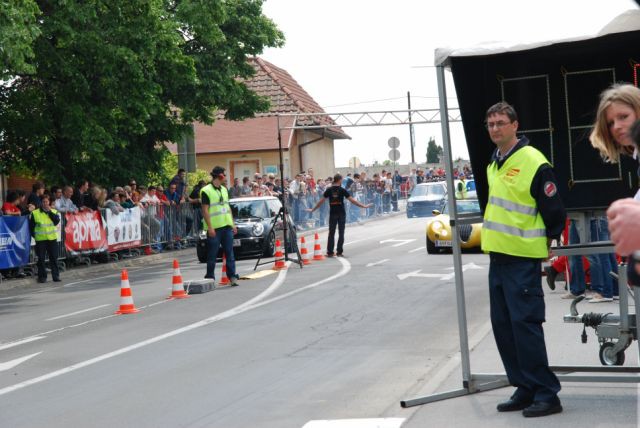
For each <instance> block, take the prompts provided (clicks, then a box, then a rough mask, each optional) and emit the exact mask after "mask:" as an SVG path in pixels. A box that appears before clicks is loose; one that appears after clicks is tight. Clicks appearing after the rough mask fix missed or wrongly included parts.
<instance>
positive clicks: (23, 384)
mask: <svg viewBox="0 0 640 428" xmlns="http://www.w3.org/2000/svg"><path fill="white" fill-rule="evenodd" d="M288 263H289V262H288ZM287 272H288V270H286V269H285V270H282V271H280V273H279V274H278V277H277V278H276V279H275V281H274V282H273V283H272V284H271V285H270V286H269V287H268V288H267V289H266V290H264V291H263V292H262V293H260V294H259V295H258V296H256V297H254V298H252V299H250V300H248V301H246V302H245V303H243V304H241V305H238V306H236V307H235V308H232V309H229V310H227V311H224V312H221V313H220V314H218V315H214V316H213V317H210V318H207V319H204V320H202V321H198V322H195V323H193V324H189V325H187V326H185V327H182V328H179V329H177V330H172V331H170V332H168V333H165V334H161V335H159V336H156V337H152V338H151V339H147V340H144V341H142V342H138V343H135V344H133V345H130V346H126V347H124V348H120V349H118V350H116V351H113V352H108V353H106V354H103V355H100V356H98V357H95V358H92V359H89V360H86V361H83V362H81V363H77V364H73V365H70V366H68V367H65V368H63V369H60V370H56V371H53V372H50V373H48V374H45V375H43V376H38V377H35V378H33V379H29V380H27V381H24V382H20V383H17V384H15V385H12V386H8V387H5V388H2V389H0V396H2V395H5V394H8V393H10V392H13V391H17V390H19V389H22V388H25V387H27V386H30V385H34V384H37V383H40V382H44V381H46V380H49V379H53V378H56V377H58V376H62V375H64V374H67V373H71V372H73V371H76V370H78V369H81V368H84V367H88V366H91V365H93V364H96V363H99V362H101V361H104V360H107V359H109V358H113V357H116V356H118V355H122V354H125V353H127V352H131V351H133V350H136V349H139V348H142V347H145V346H147V345H151V344H153V343H156V342H160V341H162V340H165V339H168V338H170V337H173V336H177V335H178V334H181V333H186V332H188V331H191V330H195V329H196V328H200V327H203V326H206V325H208V324H211V323H214V322H216V321H220V320H223V319H226V318H229V317H232V316H234V315H237V314H240V313H242V312H245V311H247V310H249V309H252V308H253V306H252V305H253V304H254V303H255V302H257V301H258V300H259V299H260V298H264V297H267V296H269V295H270V294H272V293H273V292H275V291H276V290H277V289H278V288H279V287H280V286H281V285H282V283H284V280H285V277H286V275H287ZM334 276H335V275H334ZM113 316H116V315H110V316H109V317H104V318H111V317H113ZM104 318H103V319H104Z"/></svg>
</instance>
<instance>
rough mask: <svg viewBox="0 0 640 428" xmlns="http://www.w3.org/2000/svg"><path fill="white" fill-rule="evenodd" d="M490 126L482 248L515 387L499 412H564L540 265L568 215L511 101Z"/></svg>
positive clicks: (496, 111) (496, 328)
mask: <svg viewBox="0 0 640 428" xmlns="http://www.w3.org/2000/svg"><path fill="white" fill-rule="evenodd" d="M486 120H487V122H486V126H487V130H488V131H489V136H490V138H491V140H492V141H493V143H494V144H495V145H496V146H497V149H496V151H495V152H494V154H493V157H492V160H491V162H490V164H489V166H488V167H487V181H488V183H489V201H488V203H487V206H486V208H485V211H484V223H483V228H482V238H481V241H482V250H483V251H484V252H488V253H489V260H490V264H489V302H490V312H491V324H492V326H493V334H494V337H495V340H496V344H497V347H498V352H499V353H500V357H501V359H502V363H503V364H504V367H505V370H506V372H507V377H508V379H509V383H510V384H511V385H513V386H515V387H516V388H517V389H516V391H515V393H514V394H513V395H512V396H511V398H510V399H509V400H507V401H505V402H503V403H500V404H498V406H497V410H498V411H499V412H510V411H518V410H522V414H523V416H525V417H536V416H546V415H551V414H553V413H559V412H561V411H562V405H561V404H560V399H559V398H558V392H559V391H560V382H559V381H558V378H557V377H556V376H555V374H554V373H553V372H552V371H551V369H550V368H549V361H548V358H547V350H546V345H545V341H544V331H543V329H542V323H543V322H544V321H545V304H544V293H543V291H542V286H541V281H542V275H541V271H542V266H541V261H542V260H543V259H546V258H548V257H549V245H550V243H551V241H552V240H554V239H559V237H560V234H561V233H562V230H563V229H564V226H565V220H566V212H565V209H564V206H563V204H562V200H561V199H560V195H559V194H558V185H557V183H556V179H555V175H554V173H553V169H552V167H551V165H550V164H549V162H548V160H547V159H546V158H545V156H544V155H543V154H542V153H541V152H539V151H538V150H536V149H535V148H533V147H531V146H529V145H528V143H529V141H528V140H527V138H526V137H524V136H523V137H520V138H518V136H517V131H518V116H517V114H516V112H515V110H514V109H513V107H512V106H510V105H509V104H507V103H504V102H500V103H498V104H496V105H494V106H492V107H491V108H489V110H488V111H487V115H486Z"/></svg>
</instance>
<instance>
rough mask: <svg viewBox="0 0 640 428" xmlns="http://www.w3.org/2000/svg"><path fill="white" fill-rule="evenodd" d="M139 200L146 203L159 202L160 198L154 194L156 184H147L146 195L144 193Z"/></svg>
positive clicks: (154, 203) (156, 203)
mask: <svg viewBox="0 0 640 428" xmlns="http://www.w3.org/2000/svg"><path fill="white" fill-rule="evenodd" d="M140 200H141V201H142V202H143V203H145V204H147V205H158V204H160V199H158V196H156V186H149V187H148V188H147V193H146V195H144V196H143V197H142V199H140Z"/></svg>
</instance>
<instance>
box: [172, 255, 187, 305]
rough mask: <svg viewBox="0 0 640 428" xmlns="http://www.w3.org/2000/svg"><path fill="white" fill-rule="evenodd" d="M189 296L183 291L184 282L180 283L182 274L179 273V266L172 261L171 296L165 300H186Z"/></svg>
mask: <svg viewBox="0 0 640 428" xmlns="http://www.w3.org/2000/svg"><path fill="white" fill-rule="evenodd" d="M187 297H191V296H189V295H188V294H187V293H186V291H184V282H182V274H181V273H180V264H179V263H178V261H177V260H175V259H174V260H173V278H172V279H171V296H169V297H167V299H186V298H187Z"/></svg>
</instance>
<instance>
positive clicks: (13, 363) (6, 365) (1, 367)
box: [0, 351, 42, 372]
mask: <svg viewBox="0 0 640 428" xmlns="http://www.w3.org/2000/svg"><path fill="white" fill-rule="evenodd" d="M40 354H42V351H40V352H36V353H35V354H31V355H27V356H25V357H20V358H16V359H15V360H11V361H7V362H6V363H0V372H3V371H6V370H11V369H12V368H14V367H15V366H17V365H19V364H22V363H24V362H25V361H27V360H30V359H32V358H33V357H35V356H36V355H40Z"/></svg>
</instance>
